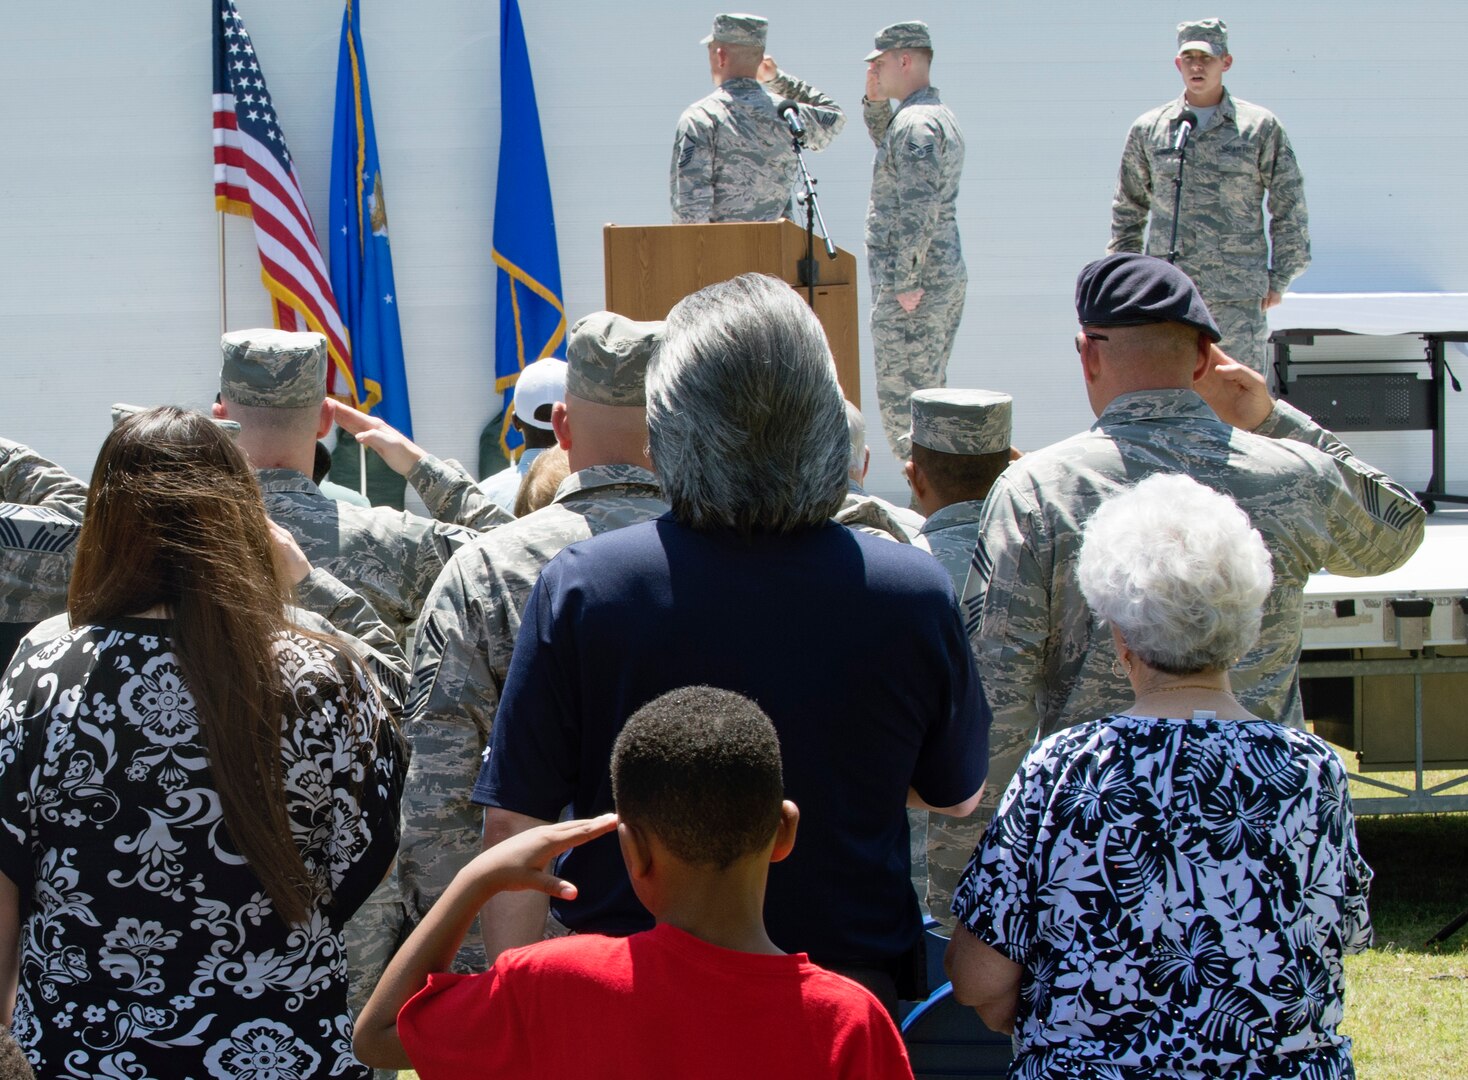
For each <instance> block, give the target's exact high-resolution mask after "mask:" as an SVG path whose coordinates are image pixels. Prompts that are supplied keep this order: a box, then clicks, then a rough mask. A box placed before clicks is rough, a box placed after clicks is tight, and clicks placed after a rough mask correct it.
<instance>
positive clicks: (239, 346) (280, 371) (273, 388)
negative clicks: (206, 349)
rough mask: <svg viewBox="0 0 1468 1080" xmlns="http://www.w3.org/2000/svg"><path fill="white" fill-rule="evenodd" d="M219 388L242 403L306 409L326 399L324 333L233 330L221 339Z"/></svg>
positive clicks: (271, 407) (275, 407) (269, 407)
mask: <svg viewBox="0 0 1468 1080" xmlns="http://www.w3.org/2000/svg"><path fill="white" fill-rule="evenodd" d="M219 346H220V349H221V350H222V351H223V353H224V365H223V367H222V368H221V369H220V372H219V392H220V393H221V394H223V395H224V396H225V397H227V398H228V399H229V400H230V401H233V402H236V403H237V404H240V405H252V406H255V407H257V408H267V409H304V408H306V407H308V406H310V405H320V404H321V403H322V402H323V401H324V400H326V338H324V337H322V336H321V335H320V334H296V333H290V332H288V331H285V330H270V329H263V330H232V331H230V332H229V333H228V334H225V335H224V336H223V337H222V338H220V339H219Z"/></svg>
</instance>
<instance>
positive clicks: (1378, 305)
mask: <svg viewBox="0 0 1468 1080" xmlns="http://www.w3.org/2000/svg"><path fill="white" fill-rule="evenodd" d="M1269 329H1270V330H1271V331H1274V330H1344V331H1346V332H1347V333H1350V334H1378V335H1392V334H1428V333H1450V332H1458V333H1462V332H1468V293H1293V292H1292V293H1286V294H1285V297H1284V300H1283V301H1282V302H1280V303H1279V304H1277V305H1276V306H1275V307H1273V308H1271V309H1270V311H1269Z"/></svg>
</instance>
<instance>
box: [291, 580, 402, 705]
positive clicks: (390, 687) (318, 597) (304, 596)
mask: <svg viewBox="0 0 1468 1080" xmlns="http://www.w3.org/2000/svg"><path fill="white" fill-rule="evenodd" d="M296 601H297V603H299V604H300V606H301V607H302V608H304V609H305V610H306V611H309V612H311V613H312V614H314V615H317V616H319V617H320V618H322V619H324V620H325V621H326V623H327V624H328V625H329V627H330V629H331V632H332V633H333V634H335V635H336V637H337V638H338V639H339V640H340V641H341V642H342V643H343V644H345V645H346V646H347V647H348V648H350V649H351V650H352V651H353V652H354V653H356V655H357V657H358V658H359V659H360V660H361V661H362V662H363V663H365V664H366V665H367V667H368V670H370V671H371V672H372V674H373V677H374V678H376V679H377V682H378V689H379V690H380V691H381V692H382V698H383V704H384V705H385V706H386V707H387V710H388V712H389V713H391V714H392V715H393V716H394V717H395V718H396V717H401V716H402V712H403V701H404V700H405V699H406V698H407V696H408V658H407V657H406V656H404V655H403V647H402V646H401V645H399V644H398V639H397V638H396V637H394V636H393V632H392V631H391V630H389V629H388V628H387V624H386V623H384V622H383V621H382V618H381V617H380V616H379V615H378V614H377V612H376V611H375V610H374V609H373V607H372V605H371V604H369V603H368V602H367V601H366V600H364V599H363V598H362V596H361V595H360V594H358V593H356V592H353V591H352V589H351V588H349V587H348V586H346V585H344V584H343V583H342V582H340V581H338V580H337V579H336V578H334V577H332V575H331V574H329V573H328V572H327V571H325V570H323V569H322V568H321V567H319V566H316V567H312V568H311V572H310V573H309V574H307V575H306V577H305V579H304V580H303V581H302V582H301V583H300V584H299V585H297V586H296Z"/></svg>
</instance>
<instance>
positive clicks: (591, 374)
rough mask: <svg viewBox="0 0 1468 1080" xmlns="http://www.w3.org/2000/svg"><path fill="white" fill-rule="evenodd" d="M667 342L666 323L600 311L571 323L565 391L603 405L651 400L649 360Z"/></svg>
mask: <svg viewBox="0 0 1468 1080" xmlns="http://www.w3.org/2000/svg"><path fill="white" fill-rule="evenodd" d="M662 343H663V323H662V322H661V321H658V322H634V321H633V320H632V319H629V318H627V317H626V316H624V315H618V314H617V313H616V312H613V311H597V312H593V313H592V314H590V315H588V316H586V317H585V318H584V319H580V320H578V321H577V323H576V325H575V326H573V327H571V340H570V341H569V342H568V343H567V345H566V365H567V366H566V393H567V394H574V395H575V396H576V397H579V398H581V399H582V400H583V401H594V402H596V403H598V404H600V405H638V406H643V405H646V404H647V362H648V361H649V360H651V359H652V356H653V353H655V352H657V350H658V347H659V346H660V345H662Z"/></svg>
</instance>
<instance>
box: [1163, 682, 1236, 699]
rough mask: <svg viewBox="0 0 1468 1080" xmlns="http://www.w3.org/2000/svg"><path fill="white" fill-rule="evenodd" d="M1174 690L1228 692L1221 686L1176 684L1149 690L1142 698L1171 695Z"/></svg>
mask: <svg viewBox="0 0 1468 1080" xmlns="http://www.w3.org/2000/svg"><path fill="white" fill-rule="evenodd" d="M1174 690H1210V691H1212V692H1213V693H1215V694H1227V693H1228V691H1227V690H1225V689H1224V688H1223V687H1221V686H1205V685H1204V684H1203V683H1174V684H1173V685H1172V686H1159V687H1156V688H1155V689H1151V690H1148V691H1147V692H1146V693H1145V694H1143V695H1142V697H1148V696H1149V695H1151V694H1170V693H1172V692H1173V691H1174Z"/></svg>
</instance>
